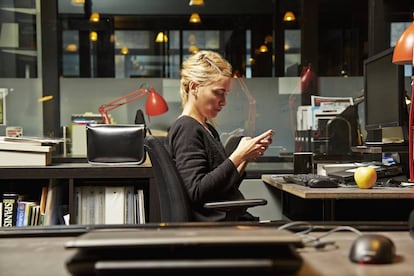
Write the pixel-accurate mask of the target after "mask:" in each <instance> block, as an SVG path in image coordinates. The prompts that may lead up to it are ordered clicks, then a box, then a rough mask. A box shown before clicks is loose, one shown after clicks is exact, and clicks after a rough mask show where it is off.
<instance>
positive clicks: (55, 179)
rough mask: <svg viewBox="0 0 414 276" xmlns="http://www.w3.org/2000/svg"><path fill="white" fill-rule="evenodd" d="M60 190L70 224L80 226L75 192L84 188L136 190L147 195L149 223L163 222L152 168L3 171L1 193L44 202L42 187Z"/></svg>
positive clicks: (69, 165)
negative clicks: (77, 222)
mask: <svg viewBox="0 0 414 276" xmlns="http://www.w3.org/2000/svg"><path fill="white" fill-rule="evenodd" d="M50 184H54V185H56V186H58V187H59V191H60V196H61V201H62V204H63V205H66V206H67V209H68V213H69V214H70V220H69V221H70V224H75V223H76V218H75V204H76V203H75V191H76V189H77V187H82V186H92V185H93V186H109V185H111V186H119V187H122V186H133V187H134V188H136V189H142V190H143V191H144V204H145V205H144V206H145V220H146V222H159V219H160V215H159V199H158V195H157V190H156V189H157V188H156V185H155V179H154V178H153V172H152V167H151V166H150V165H140V166H136V165H122V166H117V165H91V164H88V163H59V164H53V165H50V166H25V167H0V193H1V194H3V193H5V192H14V193H17V194H27V195H29V196H30V197H32V198H37V199H39V200H40V197H41V190H42V189H41V187H42V186H49V185H50Z"/></svg>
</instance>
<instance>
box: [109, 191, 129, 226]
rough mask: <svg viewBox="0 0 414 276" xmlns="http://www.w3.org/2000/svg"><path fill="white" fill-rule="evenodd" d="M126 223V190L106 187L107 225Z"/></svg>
mask: <svg viewBox="0 0 414 276" xmlns="http://www.w3.org/2000/svg"><path fill="white" fill-rule="evenodd" d="M123 223H125V188H124V187H123V186H107V187H105V224H123Z"/></svg>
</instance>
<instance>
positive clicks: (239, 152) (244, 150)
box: [229, 129, 273, 167]
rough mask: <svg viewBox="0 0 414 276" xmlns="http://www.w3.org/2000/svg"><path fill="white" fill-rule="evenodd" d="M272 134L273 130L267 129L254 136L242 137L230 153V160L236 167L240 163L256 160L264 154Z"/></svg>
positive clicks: (270, 141)
mask: <svg viewBox="0 0 414 276" xmlns="http://www.w3.org/2000/svg"><path fill="white" fill-rule="evenodd" d="M272 136H273V130H271V129H269V130H268V131H266V132H263V133H262V134H260V135H258V136H256V137H243V138H242V139H241V140H240V143H239V145H238V146H237V148H236V149H235V150H234V152H233V153H232V154H231V155H230V157H229V158H230V160H232V161H233V163H234V164H235V165H236V167H238V166H239V165H240V164H241V163H244V162H249V161H253V160H256V159H257V158H259V157H261V156H262V155H263V154H264V152H265V151H266V150H267V148H268V147H269V145H270V144H271V143H272Z"/></svg>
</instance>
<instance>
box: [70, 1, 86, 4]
mask: <svg viewBox="0 0 414 276" xmlns="http://www.w3.org/2000/svg"><path fill="white" fill-rule="evenodd" d="M71 3H72V5H83V4H85V0H72V1H71Z"/></svg>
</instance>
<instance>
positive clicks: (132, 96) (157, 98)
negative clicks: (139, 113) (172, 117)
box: [99, 86, 168, 124]
mask: <svg viewBox="0 0 414 276" xmlns="http://www.w3.org/2000/svg"><path fill="white" fill-rule="evenodd" d="M145 95H148V97H147V100H146V102H145V113H147V115H148V116H157V115H161V114H163V113H165V112H167V111H168V105H167V103H166V101H165V100H164V98H163V97H162V96H161V95H160V94H158V93H157V91H155V89H154V87H152V86H151V87H150V90H149V91H148V90H147V89H145V88H139V89H137V90H135V91H132V92H130V93H128V94H127V95H125V96H122V97H120V98H118V99H115V100H113V101H110V102H109V103H106V104H103V105H101V106H100V107H99V113H100V114H101V116H102V120H103V123H104V124H111V123H112V122H111V118H110V117H109V114H108V112H109V111H112V110H114V109H116V108H118V107H120V106H122V105H125V104H127V103H130V102H133V101H135V100H138V99H139V98H142V97H143V96H145Z"/></svg>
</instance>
